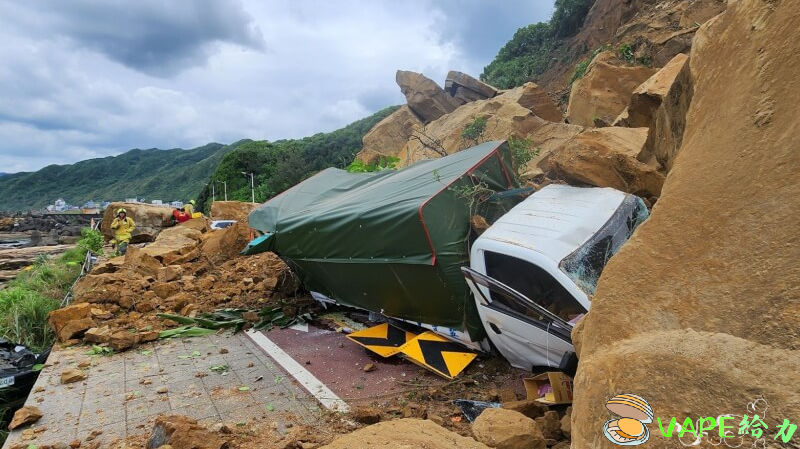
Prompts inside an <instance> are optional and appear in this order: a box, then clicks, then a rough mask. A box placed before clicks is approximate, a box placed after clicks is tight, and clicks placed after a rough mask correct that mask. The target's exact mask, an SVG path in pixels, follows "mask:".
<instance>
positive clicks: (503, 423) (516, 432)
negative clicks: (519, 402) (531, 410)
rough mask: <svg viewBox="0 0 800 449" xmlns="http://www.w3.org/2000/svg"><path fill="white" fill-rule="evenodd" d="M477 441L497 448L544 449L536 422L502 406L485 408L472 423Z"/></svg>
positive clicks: (543, 439) (542, 437) (544, 444)
mask: <svg viewBox="0 0 800 449" xmlns="http://www.w3.org/2000/svg"><path fill="white" fill-rule="evenodd" d="M472 433H473V434H475V439H476V440H478V441H479V442H481V443H483V444H485V445H487V446H489V447H493V448H497V449H545V447H547V445H546V443H545V438H544V436H543V435H542V432H541V431H540V430H539V427H538V426H537V425H536V423H535V422H534V421H533V420H532V419H530V418H528V417H527V416H525V415H523V414H522V413H518V412H515V411H511V410H506V409H503V408H487V409H486V410H484V411H483V413H481V414H480V415H479V416H478V418H477V419H476V420H475V422H474V423H473V424H472Z"/></svg>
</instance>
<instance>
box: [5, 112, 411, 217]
mask: <svg viewBox="0 0 800 449" xmlns="http://www.w3.org/2000/svg"><path fill="white" fill-rule="evenodd" d="M396 109H397V106H394V107H389V108H386V109H383V110H381V111H379V112H377V113H375V114H373V115H371V116H369V117H367V118H364V119H361V120H359V121H357V122H354V123H351V124H350V125H347V126H346V127H344V128H342V129H339V130H336V131H333V132H330V133H318V134H315V135H313V136H311V137H306V138H303V139H297V140H279V141H276V142H267V141H257V142H256V141H252V140H241V141H239V142H236V143H233V144H231V145H222V144H219V143H209V144H208V145H205V146H202V147H199V148H195V149H192V150H182V149H172V150H159V149H150V150H139V149H136V150H131V151H128V152H127V153H124V154H121V155H119V156H109V157H105V158H100V159H89V160H85V161H81V162H77V163H75V164H72V165H50V166H47V167H45V168H43V169H41V170H39V171H37V172H32V173H13V174H6V175H4V176H1V177H0V210H25V209H40V208H43V207H44V206H46V205H48V204H52V203H53V201H55V200H56V199H57V198H63V199H65V200H66V201H67V203H69V204H74V205H80V204H83V203H84V202H86V201H88V200H98V201H102V200H123V199H125V198H139V199H142V198H144V199H145V201H150V200H152V199H160V200H183V201H187V200H189V199H191V198H197V199H198V203H199V204H198V206H199V207H200V208H202V207H203V205H204V202H205V201H206V200H207V199H210V198H211V193H212V192H211V187H209V181H210V180H211V179H213V180H215V181H216V186H217V191H218V192H219V194H218V195H217V199H221V198H222V197H223V184H222V181H225V182H226V183H227V187H228V199H231V200H242V201H250V198H251V196H250V180H249V178H247V177H245V176H244V175H242V174H241V172H246V173H255V181H256V185H257V188H256V200H258V201H264V200H266V199H267V198H270V197H272V196H274V195H276V194H277V193H280V192H282V191H283V190H285V189H287V188H289V187H291V186H293V185H294V184H296V183H298V182H300V181H301V180H303V179H305V178H306V177H308V176H311V175H312V174H314V173H316V172H318V171H320V170H322V169H325V168H328V167H340V168H342V167H346V166H347V165H348V164H350V163H351V162H352V161H353V158H354V157H355V155H356V153H357V152H358V151H359V150H360V149H361V138H362V137H363V136H364V134H366V133H367V132H368V131H369V130H370V129H371V128H372V127H373V126H375V124H376V123H378V122H379V121H381V120H383V118H385V117H386V116H387V115H389V114H391V113H392V112H394V111H395V110H396Z"/></svg>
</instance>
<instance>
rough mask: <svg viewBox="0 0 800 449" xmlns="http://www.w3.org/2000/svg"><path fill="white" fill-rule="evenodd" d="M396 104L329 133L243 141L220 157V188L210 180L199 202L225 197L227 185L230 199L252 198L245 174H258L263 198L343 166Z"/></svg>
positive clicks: (260, 198) (201, 205) (258, 192)
mask: <svg viewBox="0 0 800 449" xmlns="http://www.w3.org/2000/svg"><path fill="white" fill-rule="evenodd" d="M397 108H398V106H390V107H388V108H385V109H382V110H380V111H378V112H376V113H374V114H372V115H371V116H369V117H365V118H363V119H361V120H358V121H355V122H353V123H351V124H349V125H347V126H345V127H344V128H341V129H337V130H336V131H332V132H329V133H317V134H314V135H313V136H310V137H304V138H302V139H290V140H278V141H275V142H268V141H265V140H262V141H248V142H246V143H243V144H241V145H239V146H237V147H236V148H235V149H234V150H233V151H231V152H229V153H227V154H226V155H225V157H224V158H223V159H222V161H221V162H220V164H219V166H218V167H217V169H216V170H215V171H214V173H213V174H212V175H211V179H212V180H214V181H216V182H215V185H216V192H214V191H212V189H211V187H209V185H206V186H205V188H204V189H203V191H202V193H200V195H199V197H198V199H197V206H198V208H200V209H204V208H205V207H206V205H207V203H208V202H209V200H211V199H212V196H213V195H215V194H216V199H221V198H222V197H223V196H224V189H225V188H227V193H228V199H229V200H238V201H250V200H251V198H252V196H251V195H252V192H251V190H250V179H249V178H248V177H247V176H245V175H243V174H242V173H253V174H254V175H255V176H254V181H255V182H254V185H255V189H254V190H255V197H256V201H257V202H263V201H266V200H267V199H269V198H271V197H273V196H275V195H277V194H279V193H281V192H282V191H284V190H286V189H288V188H289V187H291V186H293V185H295V184H297V183H298V182H300V181H302V180H304V179H306V178H308V177H309V176H312V175H313V174H314V173H316V172H318V171H320V170H324V169H326V168H328V167H337V168H345V167H347V166H348V165H350V163H351V162H353V158H355V155H356V154H357V153H358V152H359V151H360V150H361V146H362V144H361V139H362V138H363V137H364V134H366V133H368V132H369V130H370V129H372V127H373V126H375V124H377V123H378V122H380V121H381V120H383V119H384V118H386V117H387V116H389V115H390V114H391V113H392V112H394V111H396V110H397ZM223 181H225V184H222V182H223Z"/></svg>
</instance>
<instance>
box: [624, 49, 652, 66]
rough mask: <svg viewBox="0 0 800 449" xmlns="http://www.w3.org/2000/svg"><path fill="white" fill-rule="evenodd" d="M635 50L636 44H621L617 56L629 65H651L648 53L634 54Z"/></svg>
mask: <svg viewBox="0 0 800 449" xmlns="http://www.w3.org/2000/svg"><path fill="white" fill-rule="evenodd" d="M637 50H638V48H637V45H636V44H622V45H620V46H619V49H618V52H619V57H620V58H621V59H622V60H623V61H625V62H626V63H628V64H630V65H634V64H640V65H644V66H647V67H650V66H651V65H652V60H651V58H650V55H648V54H644V55H642V56H636V53H637Z"/></svg>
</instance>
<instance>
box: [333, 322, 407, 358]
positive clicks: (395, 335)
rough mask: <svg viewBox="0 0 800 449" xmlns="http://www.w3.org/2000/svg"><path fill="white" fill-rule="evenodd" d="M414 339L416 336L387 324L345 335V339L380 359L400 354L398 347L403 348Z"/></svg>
mask: <svg viewBox="0 0 800 449" xmlns="http://www.w3.org/2000/svg"><path fill="white" fill-rule="evenodd" d="M414 337H416V334H412V333H411V332H406V331H404V330H403V329H400V328H397V327H394V326H392V325H390V324H389V323H383V324H379V325H377V326H374V327H370V328H369V329H364V330H362V331H358V332H353V333H351V334H349V335H347V338H349V339H350V340H352V341H353V342H355V343H358V344H359V345H361V346H363V347H365V348H367V349H369V350H370V351H372V352H374V353H376V354H378V355H380V356H382V357H391V356H393V355H395V354H397V353H398V352H400V346H403V345H404V344H405V343H406V342H407V341H409V340H411V339H413V338H414Z"/></svg>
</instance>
